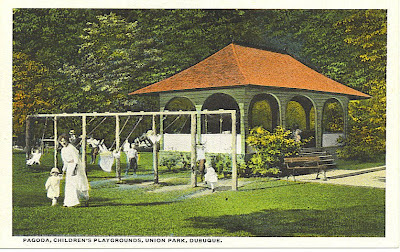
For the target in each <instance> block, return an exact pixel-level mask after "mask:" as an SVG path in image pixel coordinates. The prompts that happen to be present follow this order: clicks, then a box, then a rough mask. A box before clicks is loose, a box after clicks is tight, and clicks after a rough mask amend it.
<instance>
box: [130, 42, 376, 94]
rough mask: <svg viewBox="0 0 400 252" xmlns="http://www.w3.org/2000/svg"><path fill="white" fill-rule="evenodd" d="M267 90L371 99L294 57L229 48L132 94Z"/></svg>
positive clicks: (234, 47)
mask: <svg viewBox="0 0 400 252" xmlns="http://www.w3.org/2000/svg"><path fill="white" fill-rule="evenodd" d="M246 85H253V86H264V87H274V88H289V89H300V90H310V91H318V92H327V93H336V94H345V95H349V96H351V97H350V98H353V99H360V98H370V96H369V95H367V94H364V93H362V92H359V91H357V90H355V89H352V88H350V87H347V86H345V85H343V84H341V83H339V82H336V81H334V80H332V79H330V78H328V77H326V76H324V75H322V74H320V73H318V72H316V71H315V70H313V69H311V68H309V67H307V66H306V65H304V64H302V63H301V62H299V61H297V60H296V59H294V58H293V57H292V56H290V55H286V54H281V53H276V52H270V51H266V50H261V49H255V48H251V47H245V46H240V45H236V44H229V45H228V46H226V47H224V48H223V49H221V50H220V51H218V52H216V53H215V54H213V55H211V56H209V57H208V58H206V59H204V60H203V61H201V62H199V63H197V64H196V65H194V66H192V67H189V68H187V69H186V70H183V71H181V72H179V73H177V74H175V75H173V76H171V77H169V78H167V79H164V80H162V81H159V82H156V83H154V84H152V85H149V86H147V87H144V88H142V89H138V90H136V91H134V92H132V93H130V94H131V95H132V94H148V93H159V92H171V91H179V90H193V89H210V88H220V87H234V86H246Z"/></svg>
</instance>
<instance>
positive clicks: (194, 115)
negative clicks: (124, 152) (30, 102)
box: [26, 110, 238, 190]
mask: <svg viewBox="0 0 400 252" xmlns="http://www.w3.org/2000/svg"><path fill="white" fill-rule="evenodd" d="M212 114H219V115H222V114H230V116H231V119H232V128H231V133H232V151H231V155H232V190H237V186H238V180H237V161H236V160H237V157H236V147H237V143H236V142H237V139H236V110H217V111H208V110H204V111H161V112H144V111H140V112H130V111H128V112H115V113H111V112H106V113H97V112H93V113H72V114H69V113H62V114H36V115H28V116H27V118H26V151H27V157H28V150H30V149H31V147H30V142H29V139H30V120H31V119H32V118H46V126H47V118H52V119H53V121H54V129H53V133H54V137H53V142H54V167H57V155H58V152H57V147H58V144H57V138H58V131H57V122H58V119H59V118H63V117H78V118H79V117H80V118H81V121H82V134H81V146H83V147H84V148H82V149H81V159H82V163H83V165H84V168H86V148H85V147H86V144H87V136H88V135H89V134H87V118H89V117H105V118H104V119H103V120H102V121H101V123H102V122H104V121H105V120H106V118H108V117H114V118H115V140H114V142H113V144H112V145H111V147H110V148H112V147H114V145H115V150H114V152H113V154H114V158H115V159H116V165H115V169H116V177H117V179H118V181H119V182H121V181H122V179H121V164H120V155H119V152H120V151H121V148H122V146H121V138H120V134H121V132H122V130H123V129H124V128H125V126H126V125H127V122H128V120H129V119H130V117H131V116H139V119H138V120H137V121H136V124H135V125H134V127H133V128H132V130H131V131H130V133H129V134H128V137H127V138H126V140H125V141H127V140H128V139H129V137H130V136H131V135H132V133H133V132H134V131H135V130H136V128H137V126H138V125H139V123H140V122H141V121H142V119H143V118H144V117H145V116H150V117H152V129H151V130H149V131H147V137H148V138H149V139H151V141H152V144H153V146H152V147H153V171H154V183H156V184H158V183H159V176H158V144H159V142H160V140H161V141H162V134H163V133H162V132H163V126H162V125H163V123H162V118H163V117H164V116H167V115H175V116H179V115H188V116H190V121H191V124H190V126H191V127H190V134H191V151H190V152H191V167H192V173H191V185H192V186H193V187H196V186H197V173H198V172H197V171H196V169H195V167H196V142H201V131H200V130H199V129H200V123H201V122H200V120H199V118H200V117H201V115H212ZM122 116H128V118H127V119H126V121H125V123H124V125H123V127H122V128H120V118H121V117H122ZM157 116H158V117H160V134H157V127H156V117H157ZM93 120H94V119H93V118H92V120H90V121H89V123H90V122H91V121H93ZM98 126H99V125H97V126H96V127H95V128H94V129H92V130H91V131H90V132H89V133H92V132H93V131H94V130H95V129H96V128H97V127H98ZM196 133H197V134H196ZM196 136H197V139H196ZM42 138H44V134H43V135H42Z"/></svg>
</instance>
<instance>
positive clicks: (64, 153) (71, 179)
mask: <svg viewBox="0 0 400 252" xmlns="http://www.w3.org/2000/svg"><path fill="white" fill-rule="evenodd" d="M58 141H59V143H60V144H61V145H62V147H63V148H62V149H61V158H62V160H63V164H64V165H63V169H62V170H63V173H65V174H66V175H65V195H64V206H65V207H73V206H76V205H79V204H80V201H79V200H80V199H83V200H84V201H85V205H86V206H87V205H88V200H89V182H88V179H87V177H86V172H85V169H84V167H83V165H82V161H81V159H80V158H79V151H78V150H77V149H76V148H75V147H74V146H73V145H72V144H70V143H69V140H68V136H67V135H61V136H60V137H59V138H58Z"/></svg>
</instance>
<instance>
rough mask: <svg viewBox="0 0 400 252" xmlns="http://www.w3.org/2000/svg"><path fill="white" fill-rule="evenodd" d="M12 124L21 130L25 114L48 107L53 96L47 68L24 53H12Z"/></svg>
mask: <svg viewBox="0 0 400 252" xmlns="http://www.w3.org/2000/svg"><path fill="white" fill-rule="evenodd" d="M13 62H14V65H13V125H14V130H15V131H16V132H22V131H23V130H24V129H23V128H22V126H23V125H24V123H25V119H26V116H27V115H29V114H33V113H39V112H43V111H45V110H46V109H48V108H50V107H51V105H52V103H53V99H54V98H53V97H52V96H51V95H50V94H51V92H52V89H53V88H54V87H52V86H51V85H50V83H49V82H48V79H47V78H48V69H47V68H46V67H45V66H43V64H41V63H40V62H36V61H34V60H32V59H30V57H29V56H28V55H26V54H24V53H14V54H13Z"/></svg>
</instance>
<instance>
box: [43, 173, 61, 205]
mask: <svg viewBox="0 0 400 252" xmlns="http://www.w3.org/2000/svg"><path fill="white" fill-rule="evenodd" d="M61 179H62V174H60V171H59V170H58V169H57V168H52V169H51V171H50V177H49V178H48V179H47V181H46V184H45V187H46V190H47V197H48V198H50V199H51V200H52V203H51V206H55V205H56V204H57V199H58V197H60V180H61Z"/></svg>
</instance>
